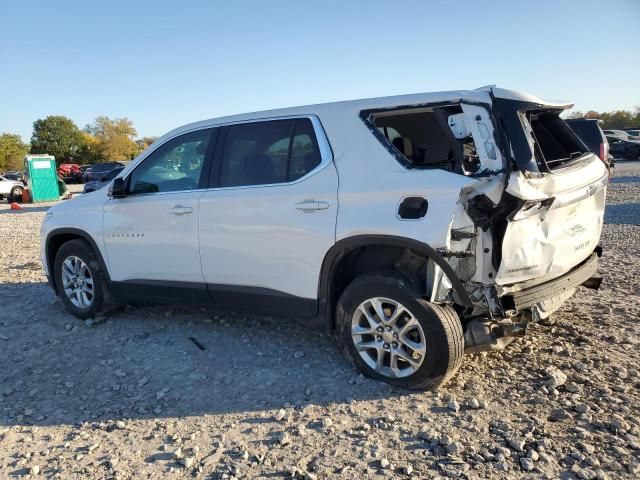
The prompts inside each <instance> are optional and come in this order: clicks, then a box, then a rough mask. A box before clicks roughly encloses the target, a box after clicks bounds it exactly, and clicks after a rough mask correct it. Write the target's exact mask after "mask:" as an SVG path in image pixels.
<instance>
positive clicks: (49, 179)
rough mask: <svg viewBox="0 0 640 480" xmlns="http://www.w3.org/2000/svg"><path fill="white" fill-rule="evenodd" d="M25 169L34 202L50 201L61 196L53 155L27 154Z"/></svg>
mask: <svg viewBox="0 0 640 480" xmlns="http://www.w3.org/2000/svg"><path fill="white" fill-rule="evenodd" d="M24 170H25V172H27V187H28V188H29V191H30V192H31V199H32V200H33V202H34V203H35V202H48V201H51V200H58V199H59V198H60V190H59V189H58V175H57V171H56V159H55V158H54V157H53V156H52V155H26V156H25V157H24Z"/></svg>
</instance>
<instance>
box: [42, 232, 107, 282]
mask: <svg viewBox="0 0 640 480" xmlns="http://www.w3.org/2000/svg"><path fill="white" fill-rule="evenodd" d="M77 239H81V240H85V241H86V242H87V243H88V244H89V246H90V247H91V248H92V249H93V251H94V252H95V254H96V256H97V257H98V262H99V263H100V268H101V269H102V271H103V272H104V276H105V278H106V280H107V282H108V283H111V277H110V276H109V270H108V269H107V265H106V263H105V261H104V258H103V257H102V252H101V251H100V249H99V248H98V244H97V243H96V241H95V240H94V238H93V237H92V236H91V235H90V234H89V233H87V232H85V231H84V230H80V229H78V228H56V229H55V230H52V231H51V232H49V234H48V235H47V239H46V241H45V255H46V261H47V271H48V272H49V283H50V285H51V287H52V288H53V290H54V291H55V292H56V294H58V293H59V292H58V287H57V285H56V282H55V278H54V274H53V266H54V263H55V260H56V254H57V253H58V250H60V247H62V245H64V244H65V243H67V242H69V241H71V240H77Z"/></svg>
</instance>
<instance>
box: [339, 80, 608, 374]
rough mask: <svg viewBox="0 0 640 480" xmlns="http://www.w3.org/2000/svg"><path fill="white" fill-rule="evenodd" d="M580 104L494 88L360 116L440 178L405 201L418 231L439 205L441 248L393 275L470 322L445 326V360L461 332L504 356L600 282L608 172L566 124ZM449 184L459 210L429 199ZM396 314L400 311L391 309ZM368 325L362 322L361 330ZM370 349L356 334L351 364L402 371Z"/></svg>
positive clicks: (410, 163)
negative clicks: (415, 281)
mask: <svg viewBox="0 0 640 480" xmlns="http://www.w3.org/2000/svg"><path fill="white" fill-rule="evenodd" d="M571 106H572V105H571V104H567V103H557V102H548V101H544V100H541V99H539V98H536V97H532V96H529V95H525V94H521V93H518V92H514V91H510V90H504V89H499V88H495V87H486V88H482V89H478V90H475V91H473V92H468V93H465V94H462V95H461V96H460V98H459V100H458V101H447V100H444V101H441V102H437V103H433V104H429V103H425V104H418V105H399V106H394V107H390V108H380V109H368V110H364V111H362V112H361V118H362V120H363V121H364V122H365V124H366V125H367V127H368V128H369V130H370V132H371V133H372V134H373V135H374V136H375V137H376V138H377V139H378V141H379V142H380V143H381V144H382V145H383V146H384V147H385V148H386V149H387V150H388V152H389V153H391V154H392V155H393V156H394V157H395V158H396V160H397V161H398V162H399V163H401V164H402V165H403V166H404V167H405V168H406V169H408V170H411V171H414V172H420V173H421V174H424V173H425V172H429V173H428V174H427V176H428V175H431V176H434V175H437V176H438V179H439V181H437V182H434V189H433V190H431V191H430V192H428V193H427V194H426V195H425V196H424V197H423V196H422V195H421V193H419V191H418V189H417V188H416V193H415V194H414V195H407V196H405V198H404V199H403V200H402V201H400V202H399V208H398V215H397V217H398V219H399V220H401V221H405V222H407V223H408V224H409V225H412V224H410V223H409V222H415V221H418V220H419V219H420V218H423V217H424V216H425V214H426V212H427V211H428V210H430V209H431V208H439V209H440V211H439V212H436V216H435V217H431V220H432V223H431V225H430V227H431V228H432V235H431V236H432V238H431V239H429V240H428V241H427V243H429V244H431V245H436V246H437V248H435V253H434V254H433V255H431V256H430V257H429V258H427V260H426V264H425V269H424V271H423V272H422V273H420V271H419V268H418V267H417V265H418V264H419V261H416V260H413V261H404V260H402V259H400V260H398V261H396V263H395V269H396V270H397V271H400V272H402V273H403V274H404V275H405V276H406V277H407V278H412V276H413V277H414V278H415V277H416V276H417V277H418V278H420V280H419V281H424V287H425V288H424V290H423V291H422V292H421V293H422V298H423V299H424V300H426V301H428V302H429V303H430V304H438V305H440V306H441V308H451V310H453V311H455V314H456V315H457V316H458V318H459V319H460V326H461V328H462V331H461V332H456V330H455V328H453V327H451V325H452V322H450V321H448V320H447V319H445V320H444V321H442V318H443V317H446V315H445V314H443V313H440V315H439V317H441V318H440V323H443V324H444V325H445V328H444V329H443V331H445V330H448V331H447V332H445V333H444V334H443V335H442V336H441V340H442V341H443V342H446V343H447V344H448V345H447V347H448V348H447V349H445V351H444V352H443V356H445V357H448V358H449V357H455V356H457V355H459V351H460V345H459V343H460V342H459V341H458V340H457V339H456V338H455V337H456V335H457V334H461V335H462V336H463V340H464V351H465V352H479V351H489V350H498V349H500V348H503V347H504V346H506V345H507V344H508V343H510V341H512V340H513V338H514V337H516V336H520V335H524V334H525V332H526V329H527V325H528V323H529V322H531V321H534V322H535V321H539V320H540V319H544V318H546V317H548V316H549V315H551V314H552V313H553V312H554V311H555V310H556V309H557V308H558V307H559V306H560V305H561V304H562V302H564V301H565V300H566V299H568V298H569V297H570V296H571V295H572V294H573V293H574V292H575V290H576V288H577V287H578V286H580V285H583V286H586V287H589V288H595V289H597V288H598V287H599V285H600V282H601V278H598V277H595V276H594V275H595V273H596V268H597V265H598V257H599V256H600V255H601V253H602V250H601V248H600V247H599V246H598V241H599V238H600V233H601V229H602V224H603V214H604V207H605V194H606V185H607V181H608V169H607V165H606V164H605V163H604V162H603V161H601V160H600V159H599V158H598V157H597V156H596V155H594V154H593V153H591V152H590V151H589V149H588V148H587V147H586V146H585V145H584V144H583V143H582V141H581V140H580V139H579V138H578V137H577V136H576V135H575V134H574V133H573V131H572V130H571V129H570V128H569V127H568V125H567V124H566V123H565V122H564V121H563V120H562V119H561V118H560V114H561V113H562V111H563V110H564V109H566V108H570V107H571ZM443 171H444V172H447V173H448V175H443ZM436 172H438V173H437V174H436ZM427 176H425V178H428V177H427ZM462 179H464V180H462ZM465 180H466V181H465ZM461 181H462V182H461ZM461 183H462V184H461ZM458 187H459V188H458ZM414 188H415V187H414ZM449 188H450V189H452V190H453V189H455V190H456V191H457V196H456V197H457V198H456V202H455V204H453V202H452V204H450V205H442V204H439V203H440V202H437V201H436V202H431V201H430V196H431V197H433V196H434V195H435V196H436V197H437V195H438V190H442V189H449ZM434 200H438V199H437V198H436V199H434ZM421 205H422V207H423V208H422V210H420V206H421ZM427 205H428V207H427ZM403 207H406V208H405V209H404V211H403ZM438 217H439V218H438ZM430 227H429V224H428V223H427V224H426V225H425V228H430ZM407 230H408V231H411V230H413V228H408V229H407ZM411 235H412V236H414V235H415V233H414V232H411ZM414 238H415V237H414ZM408 250H409V251H411V248H409V249H408ZM413 252H414V254H415V256H416V257H417V258H420V257H422V256H424V255H421V254H420V253H417V251H415V250H413ZM436 254H437V255H436ZM407 255H408V254H407V253H405V257H406V256H407ZM442 259H444V260H445V262H446V263H444V262H442ZM421 275H422V276H421ZM382 304H384V301H382ZM446 305H448V306H449V307H446ZM387 307H388V308H389V311H390V315H391V316H392V317H393V316H394V315H396V313H395V312H394V311H395V308H396V307H394V306H393V302H390V303H388V304H387ZM381 310H383V309H381ZM373 313H374V314H375V312H373ZM378 317H381V318H384V315H383V314H380V315H378ZM383 323H389V322H383ZM364 325H365V324H363V323H358V324H357V325H356V327H357V328H356V330H357V329H358V328H363V326H364ZM453 325H455V323H453ZM384 328H386V325H383V329H384ZM353 330H354V329H353V328H352V331H353ZM421 335H422V336H425V334H420V333H419V334H418V335H417V336H416V337H415V338H414V341H415V339H417V338H418V337H421ZM352 337H353V335H352ZM385 338H386V337H384V335H378V336H371V337H368V338H364V340H365V341H370V342H373V341H375V339H382V340H383V344H382V349H383V352H384V351H385V350H389V351H392V350H393V348H394V346H395V345H396V343H395V342H393V341H392V342H391V344H389V342H388V341H385ZM362 342H363V337H362V336H360V337H356V340H354V343H355V344H356V348H355V349H354V350H353V353H354V355H352V357H353V358H354V360H355V361H356V363H359V362H358V359H359V358H360V359H364V360H365V363H367V364H368V367H370V370H369V371H368V373H370V374H371V373H372V371H371V370H373V371H374V372H375V373H373V376H378V377H385V376H386V377H389V376H395V377H398V376H401V375H402V373H403V369H402V368H398V366H397V364H396V365H395V366H394V365H393V361H394V359H393V355H392V354H391V355H386V353H383V354H382V356H383V358H382V359H381V360H380V358H379V354H378V353H376V354H375V355H371V350H364V351H363V350H362V349H361V347H358V343H362ZM421 342H422V341H421ZM409 343H411V342H409ZM420 344H421V345H422V343H420ZM432 347H433V345H432ZM416 351H417V350H416ZM356 352H357V355H355V353H356ZM409 354H410V356H411V358H410V359H409V360H406V361H405V362H406V363H407V364H411V362H415V363H416V364H417V363H418V362H419V361H420V360H421V359H422V357H423V355H424V354H425V353H424V352H422V351H420V352H418V353H417V354H415V351H413V350H411V348H410V347H409ZM358 357H359V358H358ZM369 360H374V361H375V362H379V364H378V365H376V364H375V362H374V361H369ZM401 363H402V362H401ZM445 363H447V366H446V368H444V367H443V368H441V369H440V370H439V371H438V373H437V374H432V375H431V376H430V378H425V379H422V380H424V381H423V382H422V385H427V384H430V385H433V384H440V383H442V382H443V381H446V379H447V378H448V377H450V376H451V374H452V373H453V371H455V369H456V368H457V367H456V364H455V359H454V361H448V362H445ZM360 366H361V367H363V366H362V365H360ZM363 368H365V367H363ZM365 370H366V368H365ZM399 374H400V375H399ZM392 383H400V384H401V385H405V386H409V387H411V386H416V384H414V383H412V382H407V381H400V382H392ZM418 383H420V382H418ZM417 386H420V385H417Z"/></svg>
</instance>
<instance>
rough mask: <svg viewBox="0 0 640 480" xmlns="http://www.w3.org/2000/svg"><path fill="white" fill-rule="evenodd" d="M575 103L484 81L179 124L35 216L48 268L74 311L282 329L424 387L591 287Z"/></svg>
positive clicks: (587, 201) (586, 169)
mask: <svg viewBox="0 0 640 480" xmlns="http://www.w3.org/2000/svg"><path fill="white" fill-rule="evenodd" d="M571 106H572V105H571V104H570V103H561V102H551V101H545V100H543V99H540V98H538V97H535V96H532V95H527V94H522V93H519V92H514V91H512V90H505V89H500V88H495V87H484V88H481V89H478V90H473V91H450V92H437V93H422V94H413V95H403V96H394V97H384V98H371V99H365V100H354V101H346V102H337V103H329V104H323V105H311V106H304V107H293V108H287V109H282V110H271V111H267V112H258V113H251V114H244V115H236V116H233V117H225V118H218V119H212V120H205V121H201V122H198V123H194V124H190V125H185V126H183V127H180V128H178V129H176V130H174V131H172V132H170V133H168V134H166V135H165V136H163V137H162V138H161V139H159V140H158V141H157V142H156V143H154V145H153V147H152V148H149V149H147V150H146V151H145V152H144V153H143V154H141V155H139V156H138V157H137V158H136V160H135V161H134V162H132V163H131V164H130V165H129V166H127V167H126V168H125V169H124V170H123V171H122V172H120V173H119V175H118V176H117V177H116V178H115V179H114V180H112V181H111V184H110V186H109V188H103V189H102V190H100V191H97V192H94V193H92V194H91V195H80V196H78V197H76V198H74V199H72V200H70V201H68V202H62V203H60V204H57V205H55V206H53V207H52V208H51V209H49V210H48V211H47V216H46V217H45V220H44V222H43V225H42V229H41V257H42V263H43V265H44V268H45V273H46V274H47V276H48V278H49V282H50V285H51V286H52V288H53V289H54V291H55V292H56V294H57V295H59V296H60V298H61V301H62V302H63V304H64V306H65V307H66V308H67V310H68V311H69V312H71V313H72V314H74V315H76V316H77V317H79V318H90V317H93V316H96V315H99V314H102V313H105V312H108V311H110V310H113V308H114V306H115V305H116V304H117V302H133V303H145V302H151V303H157V302H169V303H174V304H175V303H181V302H189V303H195V304H198V303H199V304H204V305H212V304H214V305H218V306H219V307H225V306H226V307H230V308H235V309H237V308H244V309H251V308H253V309H255V310H257V311H259V312H260V313H262V314H274V313H275V314H277V315H289V316H297V317H302V318H307V319H308V320H309V321H310V322H314V323H315V322H317V321H320V322H322V324H324V325H325V326H326V328H327V329H328V330H331V331H334V332H335V334H336V337H337V338H338V341H339V342H340V345H341V350H344V351H346V352H348V354H349V356H350V357H351V359H352V360H353V363H354V364H355V366H356V367H357V368H358V369H359V370H360V371H361V372H363V373H364V374H366V375H368V376H371V377H373V378H377V379H380V380H384V381H386V382H389V383H392V384H394V385H397V386H401V387H408V388H427V387H435V386H438V385H441V384H442V383H444V382H446V381H447V380H448V379H449V378H450V377H451V376H452V375H454V374H455V372H456V370H457V369H458V368H459V366H460V364H461V362H462V356H463V353H465V352H478V351H488V350H492V349H499V348H502V347H504V346H505V345H507V344H508V343H509V342H510V341H512V340H513V339H514V337H515V336H519V335H524V334H525V332H526V329H527V325H528V324H529V322H535V321H538V320H540V319H544V318H547V317H548V316H549V315H551V314H552V313H553V312H554V311H555V310H556V309H557V308H559V307H560V306H561V305H562V303H563V302H565V301H566V300H567V299H568V298H569V297H571V295H573V293H574V292H575V290H576V289H577V288H578V287H579V286H580V285H584V286H587V287H590V288H597V287H598V286H599V284H600V280H601V279H598V278H596V277H594V274H595V272H596V269H597V265H598V257H599V256H600V254H601V253H602V249H601V247H600V246H598V243H599V239H600V233H601V229H602V225H603V216H604V205H605V194H606V185H607V183H608V169H607V166H606V165H605V164H604V162H602V161H601V160H600V158H598V157H597V156H596V155H595V154H593V153H592V152H590V151H589V149H588V147H586V146H585V145H584V143H583V142H582V141H580V139H579V138H578V137H577V135H576V134H575V133H574V132H573V131H572V130H571V128H570V127H569V126H568V125H567V124H566V123H565V121H564V120H563V119H562V118H561V117H560V114H561V113H562V112H563V111H564V110H565V109H567V108H571ZM496 119H499V121H497V120H496Z"/></svg>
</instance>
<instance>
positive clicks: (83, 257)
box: [53, 239, 117, 320]
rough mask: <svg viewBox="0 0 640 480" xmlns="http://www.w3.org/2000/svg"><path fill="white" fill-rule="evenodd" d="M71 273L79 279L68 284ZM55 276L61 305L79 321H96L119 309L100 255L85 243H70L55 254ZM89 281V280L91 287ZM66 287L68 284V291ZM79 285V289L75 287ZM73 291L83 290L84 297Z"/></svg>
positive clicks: (78, 241) (77, 240)
mask: <svg viewBox="0 0 640 480" xmlns="http://www.w3.org/2000/svg"><path fill="white" fill-rule="evenodd" d="M78 260H79V261H78ZM65 262H66V263H65ZM63 269H64V270H65V271H64V272H63ZM69 272H72V273H73V274H74V275H72V276H74V277H76V280H75V281H72V283H71V284H69V282H68V280H69ZM53 275H54V280H55V283H56V288H57V290H58V294H59V295H60V298H61V299H62V303H63V304H64V306H65V308H66V309H67V311H69V313H71V314H72V315H74V316H76V317H77V318H80V319H83V320H84V319H87V318H95V317H96V316H98V315H103V314H108V313H110V312H112V311H113V310H115V308H116V307H117V305H116V302H115V301H114V299H113V295H112V294H111V291H110V290H109V284H108V282H107V280H106V277H105V275H104V272H103V271H102V267H101V265H100V261H99V260H98V256H97V254H96V252H95V251H94V250H93V248H91V246H90V245H89V244H88V243H87V242H86V241H85V240H82V239H76V240H70V241H68V242H67V243H65V244H63V245H62V246H61V247H60V249H59V250H58V253H57V254H56V258H55V262H54V266H53ZM87 278H90V280H91V282H90V283H91V286H90V285H89V282H88V281H87ZM81 282H85V283H84V285H82V286H81V285H80V284H81ZM66 285H69V286H68V288H67V287H66ZM76 285H77V286H78V288H75V286H76ZM89 287H90V290H91V293H90V294H89V291H88V290H89ZM78 289H79V290H78ZM73 290H76V291H84V294H80V295H78V294H74V293H70V292H72V291H73Z"/></svg>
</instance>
